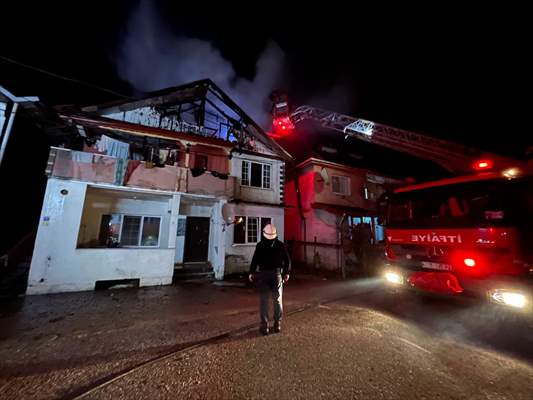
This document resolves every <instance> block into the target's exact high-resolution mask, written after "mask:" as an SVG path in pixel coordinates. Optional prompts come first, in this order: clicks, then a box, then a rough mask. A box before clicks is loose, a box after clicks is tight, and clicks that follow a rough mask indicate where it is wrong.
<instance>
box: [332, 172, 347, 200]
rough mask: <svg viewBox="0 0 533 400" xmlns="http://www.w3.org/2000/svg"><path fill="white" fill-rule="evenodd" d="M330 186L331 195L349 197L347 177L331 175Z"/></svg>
mask: <svg viewBox="0 0 533 400" xmlns="http://www.w3.org/2000/svg"><path fill="white" fill-rule="evenodd" d="M331 186H332V190H333V193H335V194H340V195H343V196H349V195H350V178H348V177H347V176H338V175H333V176H332V177H331Z"/></svg>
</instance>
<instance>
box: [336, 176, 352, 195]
mask: <svg viewBox="0 0 533 400" xmlns="http://www.w3.org/2000/svg"><path fill="white" fill-rule="evenodd" d="M335 178H337V179H339V185H340V186H342V185H341V184H340V181H341V180H345V181H346V189H347V193H342V192H336V191H335V190H334V188H333V180H334V179H335ZM351 184H352V182H351V179H350V177H349V176H346V175H331V193H333V194H336V195H338V196H351V195H352V190H351Z"/></svg>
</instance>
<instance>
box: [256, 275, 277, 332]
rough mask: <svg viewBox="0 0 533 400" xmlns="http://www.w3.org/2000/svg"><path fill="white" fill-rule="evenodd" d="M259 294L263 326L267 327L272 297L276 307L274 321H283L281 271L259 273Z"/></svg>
mask: <svg viewBox="0 0 533 400" xmlns="http://www.w3.org/2000/svg"><path fill="white" fill-rule="evenodd" d="M258 284H259V292H260V297H261V308H260V317H261V325H262V326H267V325H268V321H269V317H268V310H269V304H268V303H269V301H270V297H271V296H272V303H273V305H274V321H281V318H282V317H283V299H282V296H283V279H282V278H281V273H280V271H279V270H276V271H261V272H259V282H258Z"/></svg>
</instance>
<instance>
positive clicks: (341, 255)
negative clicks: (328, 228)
mask: <svg viewBox="0 0 533 400" xmlns="http://www.w3.org/2000/svg"><path fill="white" fill-rule="evenodd" d="M345 219H346V213H343V214H342V218H341V221H340V223H339V226H338V227H337V229H338V235H339V236H338V243H339V245H340V247H339V253H338V254H339V262H340V270H341V275H342V279H346V268H345V265H344V264H345V262H344V238H343V235H342V224H343V223H344V220H345Z"/></svg>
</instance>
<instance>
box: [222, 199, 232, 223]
mask: <svg viewBox="0 0 533 400" xmlns="http://www.w3.org/2000/svg"><path fill="white" fill-rule="evenodd" d="M222 218H224V222H226V223H227V224H231V223H232V222H233V219H234V217H233V215H231V213H230V206H229V204H223V205H222Z"/></svg>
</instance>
